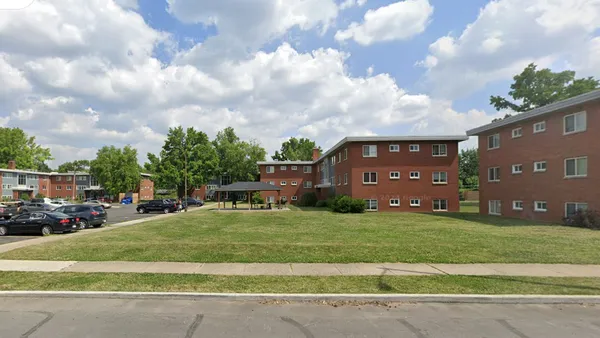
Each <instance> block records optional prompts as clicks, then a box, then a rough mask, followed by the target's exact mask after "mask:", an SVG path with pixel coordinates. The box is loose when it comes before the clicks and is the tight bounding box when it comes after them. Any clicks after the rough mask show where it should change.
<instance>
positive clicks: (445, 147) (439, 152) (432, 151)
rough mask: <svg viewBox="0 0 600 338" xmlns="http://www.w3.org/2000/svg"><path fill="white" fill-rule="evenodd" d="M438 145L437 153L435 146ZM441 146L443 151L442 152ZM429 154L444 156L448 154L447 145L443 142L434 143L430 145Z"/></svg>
mask: <svg viewBox="0 0 600 338" xmlns="http://www.w3.org/2000/svg"><path fill="white" fill-rule="evenodd" d="M442 146H443V147H442ZM436 147H438V154H437V155H436V154H435V148H436ZM442 148H443V149H444V151H443V152H442ZM431 156H433V157H446V156H448V145H447V144H445V143H440V144H434V145H432V146H431Z"/></svg>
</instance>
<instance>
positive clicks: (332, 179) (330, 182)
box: [329, 176, 335, 185]
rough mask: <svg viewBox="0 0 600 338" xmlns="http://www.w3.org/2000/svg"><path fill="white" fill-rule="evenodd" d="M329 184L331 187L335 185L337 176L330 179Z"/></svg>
mask: <svg viewBox="0 0 600 338" xmlns="http://www.w3.org/2000/svg"><path fill="white" fill-rule="evenodd" d="M329 184H331V185H335V176H331V177H330V178H329Z"/></svg>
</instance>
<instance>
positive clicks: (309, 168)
mask: <svg viewBox="0 0 600 338" xmlns="http://www.w3.org/2000/svg"><path fill="white" fill-rule="evenodd" d="M304 173H305V174H310V173H312V167H311V166H309V165H305V166H304Z"/></svg>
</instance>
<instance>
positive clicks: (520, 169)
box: [512, 164, 523, 174]
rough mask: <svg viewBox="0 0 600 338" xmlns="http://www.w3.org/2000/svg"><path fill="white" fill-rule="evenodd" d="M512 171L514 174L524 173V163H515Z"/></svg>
mask: <svg viewBox="0 0 600 338" xmlns="http://www.w3.org/2000/svg"><path fill="white" fill-rule="evenodd" d="M512 173H513V174H522V173H523V165H522V164H513V165H512Z"/></svg>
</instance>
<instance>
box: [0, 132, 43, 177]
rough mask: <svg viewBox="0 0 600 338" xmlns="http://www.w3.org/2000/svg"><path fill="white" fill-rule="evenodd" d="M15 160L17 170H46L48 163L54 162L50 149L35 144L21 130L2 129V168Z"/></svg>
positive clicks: (0, 134)
mask: <svg viewBox="0 0 600 338" xmlns="http://www.w3.org/2000/svg"><path fill="white" fill-rule="evenodd" d="M11 160H14V161H15V162H16V164H17V168H20V169H34V170H40V171H42V170H46V169H49V168H48V165H47V164H46V161H50V160H53V158H52V154H51V153H50V149H49V148H44V147H42V146H40V145H38V144H37V143H36V142H35V137H34V136H31V137H30V136H28V135H27V134H26V133H25V132H24V131H23V130H22V129H21V128H0V168H6V167H7V166H8V161H11Z"/></svg>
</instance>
